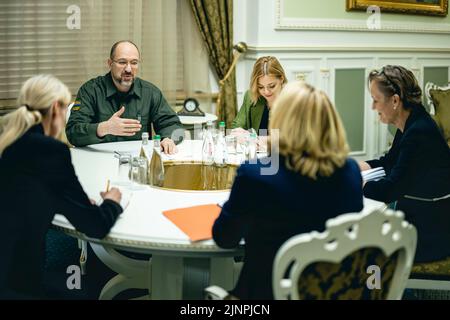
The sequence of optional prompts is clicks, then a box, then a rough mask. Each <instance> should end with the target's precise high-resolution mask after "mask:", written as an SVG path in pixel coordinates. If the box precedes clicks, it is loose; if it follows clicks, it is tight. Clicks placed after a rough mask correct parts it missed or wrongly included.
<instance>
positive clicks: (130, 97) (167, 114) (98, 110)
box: [66, 73, 183, 146]
mask: <svg viewBox="0 0 450 320" xmlns="http://www.w3.org/2000/svg"><path fill="white" fill-rule="evenodd" d="M122 106H124V107H125V112H124V113H123V114H122V116H121V118H128V119H137V120H140V122H141V124H142V128H141V131H139V132H137V133H136V134H135V135H134V136H131V137H124V136H114V135H110V134H108V135H106V136H104V137H103V138H99V137H98V136H97V127H98V124H99V123H100V122H103V121H107V120H108V119H109V118H111V116H112V115H113V114H114V113H115V112H117V111H119V110H120V108H121V107H122ZM152 123H153V127H154V129H155V132H156V133H157V134H159V135H160V136H161V139H164V138H166V137H169V138H173V140H174V141H175V142H180V141H181V140H182V135H183V134H182V131H183V127H182V125H181V122H180V120H179V118H178V116H177V115H176V113H175V112H174V111H173V110H172V108H171V107H170V106H169V104H168V103H167V101H166V99H165V98H164V96H163V95H162V93H161V91H160V90H159V89H158V88H157V87H156V86H155V85H153V84H151V83H150V82H148V81H144V80H142V79H140V78H135V80H134V83H133V85H132V87H131V88H130V90H129V91H128V92H126V93H123V92H120V91H118V90H117V88H116V86H115V85H114V83H113V80H112V78H111V73H107V74H106V75H104V76H99V77H97V78H94V79H91V80H89V81H88V82H86V83H85V84H84V85H83V86H81V88H80V90H79V91H78V95H77V98H76V101H75V103H74V106H73V107H72V110H71V114H70V118H69V121H68V123H67V127H66V134H67V138H68V139H69V141H70V143H72V144H73V145H75V146H85V145H88V144H95V143H102V142H116V141H128V140H139V139H141V135H142V132H149V131H150V130H151V124H152ZM177 129H180V130H179V131H177V133H180V134H179V136H180V137H179V138H176V137H172V133H173V132H174V131H175V130H177Z"/></svg>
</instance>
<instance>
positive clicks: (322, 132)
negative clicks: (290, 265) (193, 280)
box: [213, 82, 363, 299]
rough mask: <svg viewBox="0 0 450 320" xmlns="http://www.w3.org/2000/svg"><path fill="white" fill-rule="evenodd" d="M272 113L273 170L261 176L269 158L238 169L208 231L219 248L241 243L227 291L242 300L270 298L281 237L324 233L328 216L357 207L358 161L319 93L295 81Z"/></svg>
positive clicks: (360, 199) (360, 203)
mask: <svg viewBox="0 0 450 320" xmlns="http://www.w3.org/2000/svg"><path fill="white" fill-rule="evenodd" d="M271 112H272V114H271V121H270V126H269V127H270V143H271V145H272V146H273V147H274V149H275V150H276V152H275V153H273V154H272V155H271V157H270V158H271V161H272V163H274V162H276V161H277V160H279V168H278V170H273V172H271V174H270V175H266V174H265V171H266V170H265V169H268V168H265V167H266V166H267V165H265V164H263V163H267V161H266V160H268V159H265V160H264V161H263V160H261V161H260V162H258V163H256V164H243V165H242V166H241V167H240V168H239V169H238V172H237V176H236V179H235V181H234V184H233V187H232V190H231V194H230V198H229V200H228V201H227V202H226V203H225V204H224V206H223V209H222V212H221V213H220V216H219V217H218V219H217V220H216V221H215V223H214V227H213V237H214V240H215V241H216V243H217V244H218V245H219V246H221V247H224V248H231V247H234V246H237V245H238V243H239V242H240V241H241V239H242V238H244V239H245V261H244V266H243V269H242V272H241V275H240V277H239V281H238V284H237V286H236V288H235V289H234V290H233V291H232V292H231V293H232V295H235V296H237V297H239V298H241V299H273V293H272V264H273V259H274V257H275V254H276V252H277V250H278V249H279V247H280V246H281V245H282V244H283V243H284V242H285V241H286V240H287V239H289V238H290V237H292V236H293V235H296V234H299V233H304V232H310V231H312V230H323V228H324V225H325V221H326V220H327V219H329V218H332V217H335V216H337V215H339V214H342V213H345V212H358V211H360V210H362V208H363V197H362V179H361V174H360V172H359V168H358V164H357V163H356V162H355V161H353V160H351V159H348V158H347V154H348V145H347V141H346V137H345V131H344V128H343V126H342V123H341V120H340V118H339V116H338V114H337V112H336V111H335V108H334V107H333V105H332V104H331V102H330V100H329V99H328V97H327V96H326V94H325V93H323V92H322V91H320V90H317V89H315V88H313V87H311V86H309V85H307V84H304V83H301V82H294V83H291V84H288V85H286V87H285V88H284V89H283V91H282V92H281V93H280V95H279V97H278V98H277V101H276V102H275V104H274V106H273V109H272V110H271ZM277 132H278V133H279V139H276V138H275V137H276V133H277ZM276 145H278V147H276ZM269 160H270V159H269Z"/></svg>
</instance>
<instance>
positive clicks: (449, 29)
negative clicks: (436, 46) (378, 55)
mask: <svg viewBox="0 0 450 320" xmlns="http://www.w3.org/2000/svg"><path fill="white" fill-rule="evenodd" d="M283 2H284V0H275V3H276V5H275V30H342V31H355V32H361V31H365V32H375V33H377V32H406V33H435V34H450V24H448V23H415V24H411V23H408V22H392V21H384V22H383V20H381V25H380V29H369V28H368V27H367V24H366V19H364V20H348V19H311V18H304V19H301V18H287V17H284V16H283V12H284V10H283Z"/></svg>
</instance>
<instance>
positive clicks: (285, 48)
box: [248, 45, 450, 54]
mask: <svg viewBox="0 0 450 320" xmlns="http://www.w3.org/2000/svg"><path fill="white" fill-rule="evenodd" d="M262 51H271V52H368V53H373V52H409V53H420V52H424V53H430V52H431V53H447V54H448V53H450V47H449V48H444V47H439V48H431V47H429V48H424V47H382V46H346V47H342V46H327V45H323V46H322V45H320V46H318V45H310V46H308V45H302V46H252V45H250V46H248V54H251V53H256V52H258V53H259V52H262Z"/></svg>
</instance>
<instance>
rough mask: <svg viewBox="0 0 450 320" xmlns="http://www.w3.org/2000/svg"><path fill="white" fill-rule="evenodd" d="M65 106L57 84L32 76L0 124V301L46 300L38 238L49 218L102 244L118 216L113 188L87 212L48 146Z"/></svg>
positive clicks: (68, 166)
mask: <svg viewBox="0 0 450 320" xmlns="http://www.w3.org/2000/svg"><path fill="white" fill-rule="evenodd" d="M70 99H71V95H70V92H69V90H68V89H67V87H66V86H65V85H64V84H63V83H62V82H61V81H59V80H58V79H57V78H55V77H53V76H51V75H38V76H34V77H32V78H30V79H28V80H27V81H26V82H25V83H24V84H23V86H22V89H21V90H20V94H19V98H18V105H19V107H18V108H17V110H15V111H13V112H11V113H9V114H8V115H6V116H4V117H3V118H1V119H0V176H1V177H2V183H1V184H0V202H1V203H2V210H1V211H0V219H1V221H2V227H3V230H2V232H0V242H1V243H2V244H3V250H2V259H1V260H0V298H3V299H13V298H41V297H44V296H45V294H44V291H43V288H42V272H41V270H42V267H43V263H44V258H45V235H46V233H47V231H48V229H49V227H50V225H51V221H52V220H53V217H54V215H55V214H56V213H60V214H63V215H65V216H66V218H67V219H68V220H69V221H70V222H71V223H72V225H73V226H74V227H75V228H76V229H77V230H78V231H80V232H83V233H85V234H86V235H87V236H89V237H94V238H103V237H104V236H105V235H106V234H107V233H108V232H109V230H110V228H111V227H112V226H113V225H114V223H115V221H116V219H117V217H118V215H119V214H120V213H121V212H122V207H121V206H120V204H119V202H120V199H121V194H120V191H119V190H117V189H115V188H113V189H111V190H110V191H109V192H101V196H102V198H103V200H104V201H103V203H102V204H101V205H100V206H97V205H95V204H92V202H91V201H90V200H89V198H88V196H87V195H86V193H85V192H84V191H83V188H82V187H81V185H80V183H79V181H78V178H77V176H76V175H75V171H74V168H73V166H72V161H71V156H70V151H69V149H68V147H67V146H66V145H65V144H64V143H62V142H60V141H58V140H56V139H55V137H56V136H58V135H59V134H60V133H61V131H62V130H63V128H64V124H65V117H66V112H67V105H68V104H69V102H70Z"/></svg>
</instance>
